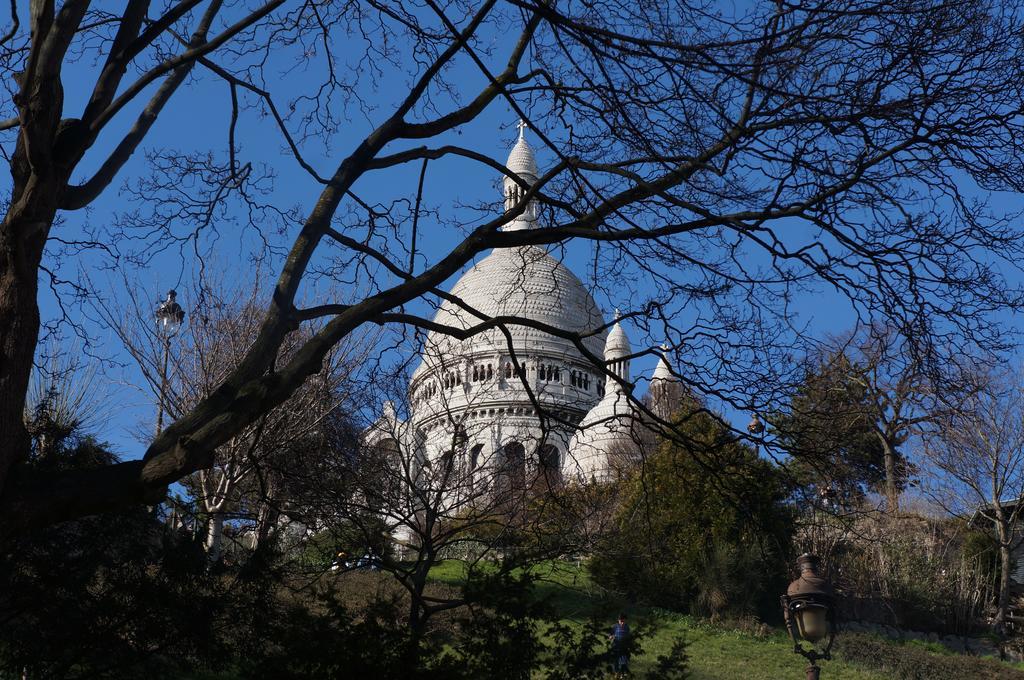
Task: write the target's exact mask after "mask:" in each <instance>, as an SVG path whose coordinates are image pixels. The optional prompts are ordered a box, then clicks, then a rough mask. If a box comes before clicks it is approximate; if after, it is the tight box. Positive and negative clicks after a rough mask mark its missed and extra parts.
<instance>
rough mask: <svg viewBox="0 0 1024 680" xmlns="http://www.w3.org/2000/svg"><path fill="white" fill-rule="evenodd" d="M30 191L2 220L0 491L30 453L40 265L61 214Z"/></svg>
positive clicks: (0, 230) (49, 202) (0, 492)
mask: <svg viewBox="0 0 1024 680" xmlns="http://www.w3.org/2000/svg"><path fill="white" fill-rule="evenodd" d="M32 184H36V182H32ZM37 189H38V191H39V192H42V191H50V192H55V191H56V188H55V187H54V186H50V187H47V188H46V189H45V190H44V189H42V188H38V187H37ZM27 194H30V192H29V190H28V189H26V191H25V192H23V194H22V196H21V197H18V198H16V199H15V203H13V204H12V205H11V207H10V209H9V210H8V213H7V215H6V216H5V218H4V220H3V223H2V224H0V495H2V494H3V491H4V488H5V485H6V482H7V478H8V474H9V471H10V469H11V466H12V465H13V464H14V463H16V462H18V461H19V460H23V459H24V458H25V457H27V456H28V452H29V447H30V437H29V434H28V431H27V430H26V429H25V421H24V413H25V394H26V392H27V390H28V382H29V375H30V374H31V371H32V358H33V356H34V355H35V349H36V342H37V340H38V338H39V307H38V305H37V302H36V296H37V293H38V277H39V263H40V261H41V259H42V255H43V247H44V246H45V245H46V237H47V234H48V233H49V229H50V224H51V223H52V221H53V218H54V216H55V215H56V204H55V201H54V199H53V198H50V199H49V200H48V201H47V200H44V199H43V198H41V197H39V196H35V198H36V199H37V201H38V202H39V203H42V205H33V203H35V202H37V201H32V200H30V199H32V198H33V196H32V195H27Z"/></svg>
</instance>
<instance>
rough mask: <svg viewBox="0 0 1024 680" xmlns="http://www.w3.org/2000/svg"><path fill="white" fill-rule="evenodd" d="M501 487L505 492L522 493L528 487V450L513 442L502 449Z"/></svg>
mask: <svg viewBox="0 0 1024 680" xmlns="http://www.w3.org/2000/svg"><path fill="white" fill-rule="evenodd" d="M501 453H502V456H501V468H500V470H499V479H500V486H499V489H500V490H501V491H504V492H513V491H520V490H522V489H523V488H524V487H525V486H526V448H525V447H524V446H523V445H522V444H520V443H519V442H517V441H511V442H509V443H507V444H505V446H503V447H502V449H501Z"/></svg>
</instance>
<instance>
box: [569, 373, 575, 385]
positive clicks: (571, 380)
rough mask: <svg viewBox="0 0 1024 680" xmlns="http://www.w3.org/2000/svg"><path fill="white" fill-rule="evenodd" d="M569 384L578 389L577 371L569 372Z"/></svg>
mask: <svg viewBox="0 0 1024 680" xmlns="http://www.w3.org/2000/svg"><path fill="white" fill-rule="evenodd" d="M569 384H570V385H572V386H573V387H576V371H569Z"/></svg>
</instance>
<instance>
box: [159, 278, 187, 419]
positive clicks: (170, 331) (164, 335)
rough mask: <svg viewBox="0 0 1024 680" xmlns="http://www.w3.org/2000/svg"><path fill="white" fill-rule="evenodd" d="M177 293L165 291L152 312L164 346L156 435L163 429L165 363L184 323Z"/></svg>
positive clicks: (183, 311)
mask: <svg viewBox="0 0 1024 680" xmlns="http://www.w3.org/2000/svg"><path fill="white" fill-rule="evenodd" d="M177 297H178V293H177V292H175V291H174V290H169V291H167V299H166V300H164V301H163V302H161V303H160V305H159V306H158V307H157V308H156V312H154V316H155V317H156V330H157V334H159V335H160V337H161V339H162V340H163V345H164V356H163V361H162V362H161V364H160V394H159V403H158V404H157V411H156V433H157V434H160V432H161V431H162V430H163V429H164V396H165V393H166V392H167V362H168V360H169V359H170V354H171V338H172V337H173V336H174V335H175V334H177V332H178V331H179V330H181V324H182V322H183V321H185V310H184V309H182V308H181V305H179V304H178V302H177V300H176V298H177Z"/></svg>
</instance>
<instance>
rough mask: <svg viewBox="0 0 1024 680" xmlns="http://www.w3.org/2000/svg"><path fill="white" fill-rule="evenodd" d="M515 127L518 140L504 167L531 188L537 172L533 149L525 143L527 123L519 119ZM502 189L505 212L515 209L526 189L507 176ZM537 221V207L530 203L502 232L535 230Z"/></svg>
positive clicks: (532, 202)
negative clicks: (517, 129) (517, 131)
mask: <svg viewBox="0 0 1024 680" xmlns="http://www.w3.org/2000/svg"><path fill="white" fill-rule="evenodd" d="M516 127H517V128H519V139H517V140H516V143H515V146H513V147H512V151H510V152H509V154H508V160H507V161H505V167H506V168H508V170H509V172H511V173H513V174H515V175H516V176H518V177H519V179H521V180H522V181H523V182H525V183H526V185H527V186H532V185H533V183H534V182H536V181H537V176H538V174H539V173H538V170H537V159H536V158H535V157H534V155H533V149H531V148H530V145H529V143H527V141H526V128H527V127H528V125H527V123H526V121H525V120H523V119H521V118H520V119H519V122H518V123H516ZM502 189H503V192H504V196H505V210H506V211H509V210H512V209H513V208H515V207H516V206H517V205H518V204H519V202H520V201H521V200H522V198H523V195H524V194H525V193H526V189H525V188H524V187H523V186H522V185H521V184H520V183H519V182H516V181H515V180H514V179H512V178H511V177H509V176H507V175H506V176H505V179H504V181H502ZM536 221H537V205H536V203H535V202H534V201H530V203H529V205H527V206H526V209H525V210H524V211H523V213H522V214H521V215H519V216H518V217H516V219H514V220H513V221H512V222H510V223H508V224H506V225H505V226H504V227H503V230H504V231H518V230H520V229H534V228H536V226H537V225H536Z"/></svg>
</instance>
